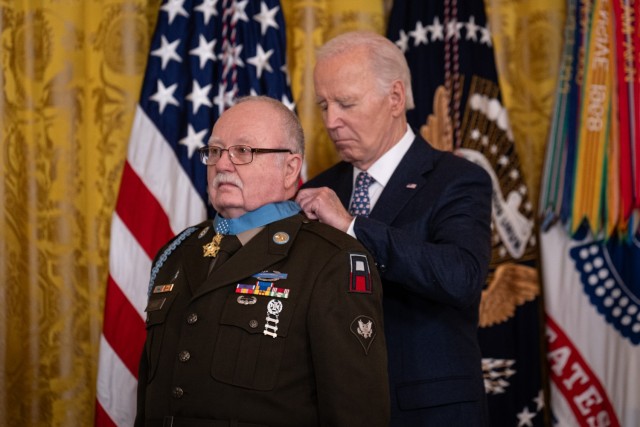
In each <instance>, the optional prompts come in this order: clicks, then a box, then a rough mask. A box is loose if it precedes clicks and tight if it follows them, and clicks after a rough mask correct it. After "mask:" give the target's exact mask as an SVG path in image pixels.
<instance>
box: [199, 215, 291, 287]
mask: <svg viewBox="0 0 640 427" xmlns="http://www.w3.org/2000/svg"><path fill="white" fill-rule="evenodd" d="M301 219H302V217H301V216H300V215H295V216H293V217H290V218H286V219H283V220H281V221H276V222H274V223H272V224H269V225H267V226H266V227H265V228H264V229H263V230H262V231H261V232H260V233H258V234H257V235H256V236H255V237H254V238H253V239H251V240H250V241H249V242H248V243H247V244H246V245H245V246H243V247H242V248H241V249H240V250H239V251H238V252H236V253H235V254H234V255H233V256H232V257H231V258H229V260H228V261H227V262H225V263H224V264H223V265H221V266H220V268H218V269H217V270H216V271H215V272H214V273H212V274H211V276H209V277H208V278H206V280H205V282H204V283H202V282H200V283H202V284H201V285H200V286H199V287H198V288H197V291H196V293H195V295H194V297H196V298H197V297H199V296H201V295H203V294H205V293H208V292H211V291H214V290H216V289H219V288H221V287H224V286H228V285H230V284H237V283H239V282H240V281H241V280H243V279H246V278H247V277H250V276H252V275H254V274H256V273H259V272H261V271H264V270H265V269H267V268H268V267H269V266H271V265H273V264H275V263H277V262H279V261H281V260H283V259H284V258H286V257H287V254H288V253H289V249H290V248H291V246H292V245H293V242H294V241H295V239H296V236H297V234H298V231H299V230H300V227H301V224H302V222H301ZM276 233H286V235H287V236H288V240H287V241H286V242H285V243H276V242H275V241H274V238H273V237H274V235H275V234H276ZM281 236H283V235H281Z"/></svg>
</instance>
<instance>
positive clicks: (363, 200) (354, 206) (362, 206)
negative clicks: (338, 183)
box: [349, 171, 373, 217]
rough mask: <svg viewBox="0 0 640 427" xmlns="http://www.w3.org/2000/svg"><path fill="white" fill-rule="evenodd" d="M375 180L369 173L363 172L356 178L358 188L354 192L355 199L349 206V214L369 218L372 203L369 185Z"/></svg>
mask: <svg viewBox="0 0 640 427" xmlns="http://www.w3.org/2000/svg"><path fill="white" fill-rule="evenodd" d="M372 182H373V178H371V175H369V174H368V173H367V172H365V171H362V172H360V173H359V174H358V176H357V177H356V187H355V189H354V191H353V198H352V199H351V205H350V206H349V213H350V214H351V215H357V216H364V217H367V216H369V212H370V211H371V201H370V200H369V185H371V183H372Z"/></svg>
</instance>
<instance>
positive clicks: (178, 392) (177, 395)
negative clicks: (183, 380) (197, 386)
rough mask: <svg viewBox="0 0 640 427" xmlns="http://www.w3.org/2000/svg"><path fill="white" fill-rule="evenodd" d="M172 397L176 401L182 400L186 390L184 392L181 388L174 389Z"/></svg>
mask: <svg viewBox="0 0 640 427" xmlns="http://www.w3.org/2000/svg"><path fill="white" fill-rule="evenodd" d="M171 395H172V396H173V398H174V399H180V398H182V396H183V395H184V390H182V388H180V387H174V388H173V390H172V391H171Z"/></svg>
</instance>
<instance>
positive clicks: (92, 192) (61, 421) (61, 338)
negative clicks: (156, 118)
mask: <svg viewBox="0 0 640 427" xmlns="http://www.w3.org/2000/svg"><path fill="white" fill-rule="evenodd" d="M158 4H159V1H158V0H153V1H148V2H145V1H129V0H120V1H82V2H60V1H56V0H38V1H36V0H33V1H21V2H16V1H4V2H2V3H0V35H1V42H2V47H1V48H0V52H1V53H0V55H1V58H2V74H1V77H0V118H1V121H2V126H1V130H0V132H1V134H0V138H1V140H2V150H1V153H2V154H0V168H1V176H2V180H1V181H0V183H1V184H0V200H1V203H2V210H1V212H2V214H1V215H2V219H1V221H0V233H1V235H0V245H1V248H2V250H1V252H0V267H1V268H0V354H1V356H0V361H1V363H2V367H1V369H2V375H0V390H1V391H0V396H1V397H0V425H3V426H58V425H66V426H88V425H91V424H92V423H93V411H94V400H95V377H96V366H97V360H98V342H99V337H100V332H101V322H102V310H103V298H104V289H105V285H106V280H107V274H108V259H109V257H108V251H109V241H108V240H109V226H110V221H111V213H112V211H113V207H114V203H115V200H116V195H117V192H118V186H119V183H120V174H121V169H122V165H123V159H124V157H125V152H126V144H127V141H128V137H129V128H130V124H131V120H132V118H133V112H134V108H135V105H136V102H137V98H138V93H139V90H140V85H141V79H142V76H143V73H144V66H145V63H146V56H147V51H148V46H149V40H150V36H151V31H152V28H153V25H154V23H155V19H156V13H157V7H158Z"/></svg>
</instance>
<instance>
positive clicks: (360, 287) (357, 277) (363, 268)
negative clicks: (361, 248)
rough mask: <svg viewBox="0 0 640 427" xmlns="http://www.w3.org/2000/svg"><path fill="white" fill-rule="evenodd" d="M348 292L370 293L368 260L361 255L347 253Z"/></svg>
mask: <svg viewBox="0 0 640 427" xmlns="http://www.w3.org/2000/svg"><path fill="white" fill-rule="evenodd" d="M349 263H350V267H351V270H350V273H349V292H357V293H365V294H370V293H371V270H370V269H369V260H368V259H367V256H366V255H365V254H363V253H358V252H349Z"/></svg>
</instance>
